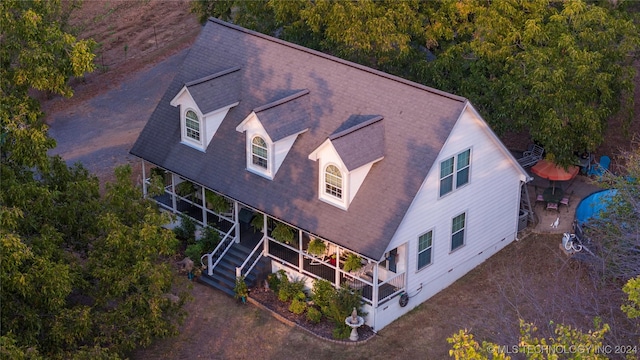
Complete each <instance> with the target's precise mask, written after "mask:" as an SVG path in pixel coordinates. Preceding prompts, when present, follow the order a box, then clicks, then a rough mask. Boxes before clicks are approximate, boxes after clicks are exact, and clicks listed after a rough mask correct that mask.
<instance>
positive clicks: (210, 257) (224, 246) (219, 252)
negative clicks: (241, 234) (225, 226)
mask: <svg viewBox="0 0 640 360" xmlns="http://www.w3.org/2000/svg"><path fill="white" fill-rule="evenodd" d="M235 228H236V225H235V224H234V225H233V226H232V227H231V230H229V232H228V233H227V234H226V235H225V236H224V238H222V241H220V243H219V244H218V246H216V248H215V249H214V250H213V251H212V252H210V253H209V254H204V255H202V257H201V258H200V263H201V264H202V265H204V263H203V259H204V258H205V257H207V274H209V276H212V275H213V269H214V268H215V267H216V266H217V265H218V263H219V262H220V260H222V258H223V257H224V254H226V253H227V251H229V249H230V248H231V246H233V242H234V241H235V239H236V237H235V236H231V233H235Z"/></svg>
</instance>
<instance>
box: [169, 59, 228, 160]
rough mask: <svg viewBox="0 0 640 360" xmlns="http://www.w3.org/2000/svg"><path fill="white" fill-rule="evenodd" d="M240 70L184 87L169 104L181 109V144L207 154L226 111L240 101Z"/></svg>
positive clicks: (225, 72) (193, 82) (223, 73)
mask: <svg viewBox="0 0 640 360" xmlns="http://www.w3.org/2000/svg"><path fill="white" fill-rule="evenodd" d="M239 70H240V68H239V67H233V68H229V69H226V70H223V71H220V72H217V73H215V74H212V75H210V76H207V77H204V78H201V79H197V80H194V81H191V82H188V83H185V84H184V86H183V87H182V89H180V91H179V92H178V94H177V95H176V96H175V97H174V98H173V100H171V105H172V106H178V107H180V140H181V142H182V143H183V144H185V145H188V146H191V147H194V148H196V149H198V150H201V151H206V150H207V146H209V142H211V139H212V138H213V136H214V135H215V133H216V131H217V130H218V128H219V127H220V124H222V120H224V118H225V116H226V115H227V113H228V112H229V110H230V109H231V108H232V107H234V106H236V105H238V103H239V100H240V85H239V84H240V71H239Z"/></svg>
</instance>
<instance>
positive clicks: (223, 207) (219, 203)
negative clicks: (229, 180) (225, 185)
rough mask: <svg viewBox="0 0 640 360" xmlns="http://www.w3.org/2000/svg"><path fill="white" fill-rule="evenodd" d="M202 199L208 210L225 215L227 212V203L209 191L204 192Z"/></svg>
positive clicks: (221, 197)
mask: <svg viewBox="0 0 640 360" xmlns="http://www.w3.org/2000/svg"><path fill="white" fill-rule="evenodd" d="M204 198H205V201H206V204H207V209H209V210H213V211H215V212H216V213H218V214H222V213H226V212H227V211H228V210H229V203H228V202H227V200H226V199H225V198H224V196H222V195H218V194H216V193H214V192H213V191H211V190H205V193H204Z"/></svg>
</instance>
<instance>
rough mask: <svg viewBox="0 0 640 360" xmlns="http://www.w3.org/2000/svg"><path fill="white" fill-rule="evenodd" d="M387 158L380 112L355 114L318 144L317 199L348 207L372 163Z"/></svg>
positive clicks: (316, 150)
mask: <svg viewBox="0 0 640 360" xmlns="http://www.w3.org/2000/svg"><path fill="white" fill-rule="evenodd" d="M382 158H384V125H383V123H382V116H379V115H353V116H351V117H349V119H347V121H346V122H345V123H344V124H343V126H341V127H340V128H338V129H337V130H336V131H335V132H334V133H333V134H331V135H329V138H328V139H327V140H325V141H324V142H323V143H322V144H320V146H318V147H317V148H316V149H315V150H314V151H313V152H312V153H311V154H309V159H311V160H313V161H317V162H318V199H319V200H320V201H324V202H326V203H329V204H331V205H333V206H335V207H338V208H340V209H343V210H347V209H348V208H349V205H350V204H351V202H352V201H353V199H354V197H355V196H356V194H357V193H358V190H359V189H360V186H361V185H362V184H363V183H364V181H365V178H366V177H367V174H368V173H369V170H371V168H372V167H373V165H374V164H375V163H376V162H378V161H380V160H382Z"/></svg>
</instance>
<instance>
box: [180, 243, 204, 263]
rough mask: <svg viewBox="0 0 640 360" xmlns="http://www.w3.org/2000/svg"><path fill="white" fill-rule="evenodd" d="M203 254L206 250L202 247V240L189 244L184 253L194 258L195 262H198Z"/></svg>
mask: <svg viewBox="0 0 640 360" xmlns="http://www.w3.org/2000/svg"><path fill="white" fill-rule="evenodd" d="M203 254H204V251H203V249H202V243H200V242H197V243H195V244H191V245H188V246H187V249H186V250H185V251H184V255H185V256H186V257H188V258H189V259H191V260H193V262H194V263H197V262H198V260H199V259H200V258H201V257H202V255H203Z"/></svg>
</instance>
